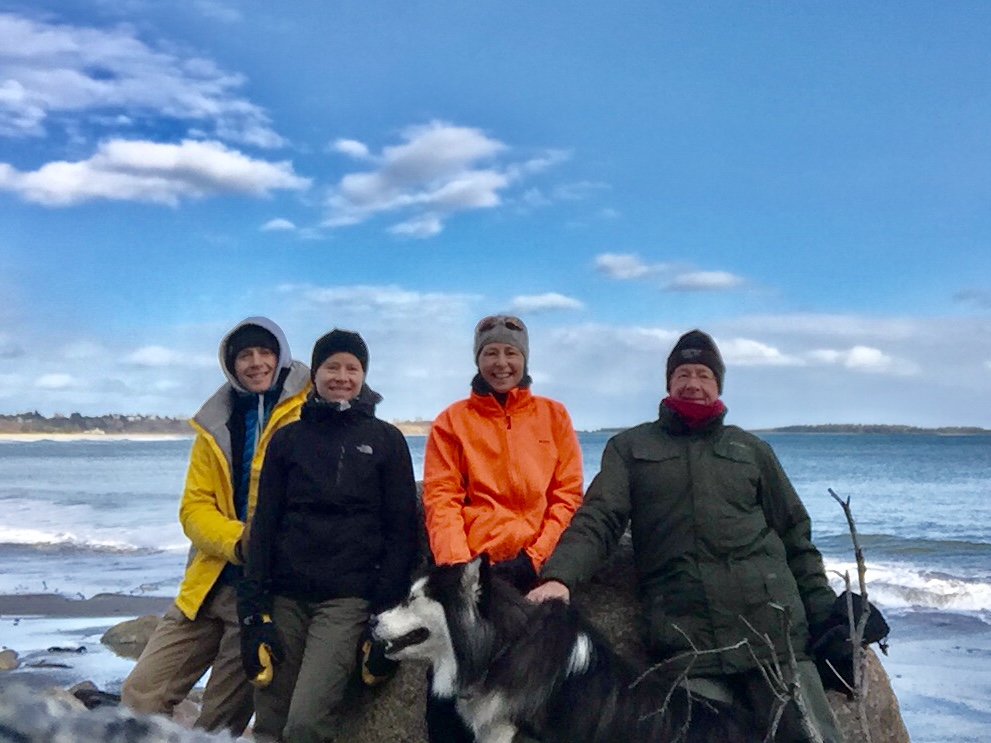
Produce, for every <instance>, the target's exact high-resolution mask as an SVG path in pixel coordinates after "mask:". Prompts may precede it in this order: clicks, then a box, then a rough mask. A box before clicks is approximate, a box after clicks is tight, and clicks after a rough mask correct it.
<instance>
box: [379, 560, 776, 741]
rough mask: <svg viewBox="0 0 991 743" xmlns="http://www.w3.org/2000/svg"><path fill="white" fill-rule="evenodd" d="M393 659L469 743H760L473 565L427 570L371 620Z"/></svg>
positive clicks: (557, 608) (568, 618)
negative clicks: (421, 672) (410, 671)
mask: <svg viewBox="0 0 991 743" xmlns="http://www.w3.org/2000/svg"><path fill="white" fill-rule="evenodd" d="M373 636H374V637H375V639H376V640H378V641H381V642H383V643H385V651H386V653H387V655H389V656H390V657H393V658H396V659H419V660H426V661H429V662H430V664H431V665H432V667H433V693H435V694H438V695H440V696H445V697H454V698H455V700H456V706H457V709H458V713H459V714H460V715H461V716H462V718H464V720H465V721H466V722H467V723H468V725H469V726H470V727H471V728H472V729H473V730H474V732H475V736H476V738H477V740H478V741H479V743H510V741H512V739H513V736H514V734H515V733H516V731H517V730H522V731H524V732H526V733H527V734H529V735H532V736H534V737H536V738H538V739H539V740H541V741H545V742H547V743H553V742H558V741H559V742H561V743H564V742H565V741H567V743H614V742H615V743H619V742H620V741H623V742H627V741H628V742H630V743H636V742H639V741H651V743H665V742H668V741H676V740H677V741H684V742H685V743H723V742H725V743H740V742H741V741H749V740H760V736H759V735H757V734H756V733H755V732H754V731H753V730H752V729H751V728H750V727H749V725H747V724H746V722H745V721H741V718H740V717H738V716H737V715H736V714H735V713H734V712H733V711H732V709H730V708H729V707H726V706H716V705H715V704H713V703H712V702H710V701H709V700H703V699H701V698H700V697H698V696H695V697H693V696H692V695H690V694H689V693H688V692H687V691H685V690H684V689H683V688H682V687H680V686H675V687H674V688H673V689H671V688H669V687H667V686H666V685H662V684H661V683H660V682H658V681H657V680H655V679H653V678H652V677H650V676H647V677H646V678H643V679H642V680H640V681H639V682H638V679H637V676H636V674H635V673H634V672H633V670H632V668H630V667H629V666H628V665H627V664H626V663H625V662H624V661H623V660H622V659H621V658H619V656H617V655H616V653H615V652H614V651H613V650H612V649H611V648H610V647H609V646H608V645H607V644H606V642H605V640H604V639H603V638H602V637H601V636H600V635H599V633H598V632H597V631H596V630H595V629H594V628H593V627H592V626H591V625H590V624H588V623H587V622H586V621H585V620H583V619H582V618H581V617H580V616H579V614H578V613H577V612H576V611H575V610H574V609H573V608H572V607H571V606H569V605H568V604H566V603H564V602H562V601H547V602H544V603H542V604H534V603H531V602H529V601H527V600H526V599H525V598H524V597H523V596H521V595H520V594H519V593H518V592H517V591H516V590H515V589H514V588H512V587H511V586H510V585H509V584H507V583H504V582H503V581H501V580H499V579H498V578H493V577H491V576H490V571H489V565H488V560H487V559H486V558H485V557H484V556H483V557H479V558H476V559H475V560H473V561H472V562H469V563H464V564H460V565H447V566H433V567H430V568H428V569H427V570H426V572H425V573H424V574H423V575H422V576H421V577H419V578H417V579H416V580H415V582H414V583H413V587H412V589H411V590H410V594H409V596H408V597H407V598H406V600H405V601H403V602H402V603H401V604H400V605H398V606H396V607H394V608H392V609H389V610H388V611H385V612H383V613H382V614H379V615H378V616H377V617H376V618H375V619H373Z"/></svg>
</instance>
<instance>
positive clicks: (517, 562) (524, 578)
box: [492, 550, 537, 593]
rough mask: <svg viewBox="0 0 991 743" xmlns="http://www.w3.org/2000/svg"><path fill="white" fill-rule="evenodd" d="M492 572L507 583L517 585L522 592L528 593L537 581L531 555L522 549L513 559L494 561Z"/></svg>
mask: <svg viewBox="0 0 991 743" xmlns="http://www.w3.org/2000/svg"><path fill="white" fill-rule="evenodd" d="M492 572H493V574H494V575H496V576H497V577H499V578H502V579H503V580H504V581H506V582H507V583H511V584H513V585H514V586H516V589H517V590H518V591H519V592H520V593H526V592H527V591H529V590H530V589H531V588H533V586H534V584H535V583H536V582H537V571H536V570H535V569H534V567H533V562H531V561H530V557H529V555H527V553H526V552H524V551H523V550H520V551H519V552H518V553H517V555H516V557H514V558H512V559H511V560H503V561H502V562H494V563H492Z"/></svg>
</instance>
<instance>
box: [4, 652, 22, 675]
mask: <svg viewBox="0 0 991 743" xmlns="http://www.w3.org/2000/svg"><path fill="white" fill-rule="evenodd" d="M19 665H21V661H20V660H18V658H17V651H15V650H11V649H10V648H6V649H4V650H0V671H13V670H14V669H15V668H17V667H18V666H19Z"/></svg>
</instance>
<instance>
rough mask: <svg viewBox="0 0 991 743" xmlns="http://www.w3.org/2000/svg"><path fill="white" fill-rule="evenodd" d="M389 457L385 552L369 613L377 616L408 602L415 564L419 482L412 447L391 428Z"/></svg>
mask: <svg viewBox="0 0 991 743" xmlns="http://www.w3.org/2000/svg"><path fill="white" fill-rule="evenodd" d="M388 435H389V436H390V438H391V441H390V442H389V444H390V445H389V452H390V456H389V457H388V460H387V461H386V463H385V471H384V472H383V473H382V485H383V493H382V511H381V517H382V536H383V537H384V540H385V552H384V554H383V555H382V560H381V562H380V568H379V582H378V586H377V587H376V589H375V593H374V595H373V597H372V601H371V606H370V610H371V612H372V613H373V614H374V613H377V612H379V611H382V610H383V609H388V608H389V607H391V606H393V605H394V604H397V603H399V601H401V600H402V599H403V598H405V596H406V593H407V592H408V591H409V581H410V574H411V573H412V571H413V566H414V562H415V560H416V541H417V524H416V480H415V479H414V477H413V463H412V460H411V459H410V454H409V446H407V444H406V439H405V438H404V437H403V435H402V433H400V431H399V429H397V428H393V427H392V426H389V428H388Z"/></svg>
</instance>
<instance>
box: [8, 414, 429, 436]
mask: <svg viewBox="0 0 991 743" xmlns="http://www.w3.org/2000/svg"><path fill="white" fill-rule="evenodd" d="M393 423H394V425H395V426H396V427H398V428H399V430H400V431H402V432H403V433H404V434H406V435H407V436H417V435H426V434H427V433H428V432H429V431H430V421H424V420H413V421H393ZM3 434H96V435H99V434H107V435H118V436H119V435H129V434H133V435H142V434H145V435H147V434H154V435H172V436H175V435H178V436H192V435H193V429H192V428H190V427H189V419H188V418H182V417H169V416H161V415H123V414H120V413H111V414H108V415H80V414H79V413H72V414H71V415H58V414H56V415H53V416H51V417H50V418H48V417H45V416H43V415H41V414H40V413H39V412H38V411H37V410H35V411H31V412H28V413H15V414H12V415H0V435H3Z"/></svg>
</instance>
